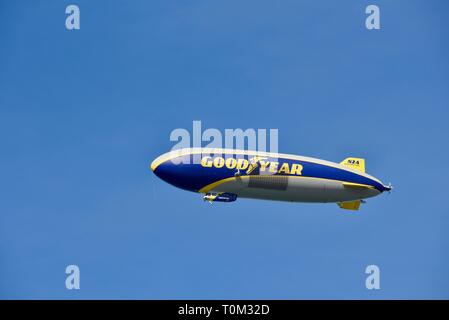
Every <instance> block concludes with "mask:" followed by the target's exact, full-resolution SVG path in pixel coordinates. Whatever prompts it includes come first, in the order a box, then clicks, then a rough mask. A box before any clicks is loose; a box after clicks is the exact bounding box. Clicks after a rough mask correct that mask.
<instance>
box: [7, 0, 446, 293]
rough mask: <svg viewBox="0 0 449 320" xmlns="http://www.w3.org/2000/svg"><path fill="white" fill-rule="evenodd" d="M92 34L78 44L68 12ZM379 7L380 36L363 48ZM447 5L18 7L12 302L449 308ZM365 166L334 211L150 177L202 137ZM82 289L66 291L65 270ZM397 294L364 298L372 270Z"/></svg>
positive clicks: (10, 136) (10, 120)
mask: <svg viewBox="0 0 449 320" xmlns="http://www.w3.org/2000/svg"><path fill="white" fill-rule="evenodd" d="M71 3H75V4H77V5H79V7H80V10H81V29H80V30H77V31H68V30H66V29H65V17H66V15H65V7H66V6H67V5H69V4H71ZM369 4H377V5H378V6H379V7H380V10H381V30H375V31H368V30H367V29H366V28H365V18H366V14H365V13H364V12H365V7H366V6H367V5H369ZM448 11H449V3H448V2H447V1H437V0H434V1H369V2H368V1H355V0H354V1H343V2H337V1H278V2H273V1H206V0H197V1H81V0H77V1H73V2H68V1H39V2H38V1H14V2H12V1H9V2H2V3H1V4H0V33H1V39H2V40H1V50H0V150H1V152H0V155H1V157H0V194H1V196H0V199H1V201H0V298H38V299H42V298H49V299H80V298H88V299H91V298H112V299H117V298H137V299H153V298H158V299H161V298H167V299H168V298H173V299H183V298H186V299H199V298H201V299H208V298H209V299H215V298H234V299H239V298H242V299H247V298H255V299H258V298H264V299H283V298H285V299H301V298H326V299H334V298H339V299H346V298H357V299H377V298H395V299H397V298H425V299H427V298H446V299H447V298H449V273H448V270H449V257H448V252H449V235H448V230H449V229H448V227H449V203H448V201H447V189H446V188H447V180H448V179H449V172H448V169H447V159H448V156H449V155H448V148H447V146H448V140H447V139H448V136H449V125H448V120H449V109H448V101H449V90H448V89H449V60H448V56H449V43H448V39H449V28H448V21H447V17H446V16H447V12H448ZM193 120H201V121H202V124H203V128H217V129H220V130H224V129H225V128H243V129H246V128H267V129H269V128H277V129H279V151H280V152H283V153H293V154H299V155H305V156H312V157H317V158H323V159H326V160H331V161H335V162H339V161H341V160H342V159H344V158H346V157H347V156H360V157H364V158H366V161H367V162H366V163H367V171H368V172H369V173H370V174H372V175H374V176H376V177H378V178H379V179H381V180H382V181H384V182H385V183H388V182H390V181H391V182H392V183H393V185H394V186H395V189H394V191H393V192H392V193H391V194H384V195H381V196H379V197H377V198H373V199H369V200H368V203H367V204H366V205H364V206H363V208H362V209H361V211H359V213H357V214H348V213H347V212H346V211H342V210H340V209H339V208H338V207H337V205H335V204H326V205H316V204H292V203H282V202H269V201H256V200H246V199H239V200H238V201H236V202H235V203H230V204H216V205H215V204H214V205H209V204H208V203H204V202H203V201H202V199H201V196H200V195H198V194H194V193H189V192H185V191H182V190H179V189H176V188H174V187H172V186H170V185H168V184H166V183H164V182H163V181H161V180H158V179H157V177H156V176H154V174H153V173H152V172H151V171H150V170H149V169H148V165H149V163H150V162H151V161H152V160H153V159H154V158H155V157H157V156H158V155H160V154H161V153H164V152H166V151H168V150H169V149H171V147H172V146H173V142H170V140H169V135H170V132H171V131H172V130H173V129H175V128H186V129H190V128H191V127H192V121H193ZM69 264H76V265H78V266H79V267H80V269H81V289H80V290H71V291H69V290H67V289H66V288H65V278H66V274H65V268H66V266H67V265H69ZM370 264H376V265H378V266H379V267H380V270H381V289H380V290H377V291H368V290H367V289H366V288H365V285H364V283H365V277H366V275H365V273H364V270H365V267H366V266H367V265H370Z"/></svg>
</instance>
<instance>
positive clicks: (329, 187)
mask: <svg viewBox="0 0 449 320" xmlns="http://www.w3.org/2000/svg"><path fill="white" fill-rule="evenodd" d="M151 170H153V172H154V173H155V174H156V175H157V176H158V177H159V178H161V179H162V180H164V181H166V182H168V183H170V184H172V185H174V186H175V187H178V188H181V189H185V190H189V191H193V192H199V193H202V194H204V196H203V199H204V200H206V201H210V202H232V201H235V200H237V198H253V199H266V200H279V201H291V202H315V203H328V202H335V203H338V205H339V206H340V207H341V208H343V209H348V210H358V209H359V207H360V204H361V203H362V202H363V199H366V198H371V197H374V196H377V195H379V194H381V193H383V192H385V191H390V190H391V188H392V187H391V185H384V184H383V183H382V182H381V181H380V180H378V179H377V178H375V177H373V176H371V175H369V174H367V173H366V172H365V160H364V159H362V158H353V157H349V158H346V159H344V160H343V161H342V162H340V163H334V162H330V161H325V160H320V159H315V158H309V157H303V156H296V155H290V154H280V153H271V152H259V151H250V150H235V149H211V148H187V149H179V150H174V151H171V152H168V153H165V154H163V155H161V156H159V157H158V158H156V159H155V160H154V161H153V162H152V163H151Z"/></svg>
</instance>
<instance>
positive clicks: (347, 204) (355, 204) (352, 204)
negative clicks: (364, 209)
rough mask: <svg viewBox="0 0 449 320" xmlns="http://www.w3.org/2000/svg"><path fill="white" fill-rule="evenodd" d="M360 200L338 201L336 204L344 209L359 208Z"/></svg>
mask: <svg viewBox="0 0 449 320" xmlns="http://www.w3.org/2000/svg"><path fill="white" fill-rule="evenodd" d="M360 203H361V201H360V200H356V201H347V202H339V203H338V206H339V207H340V208H342V209H346V210H359V207H360Z"/></svg>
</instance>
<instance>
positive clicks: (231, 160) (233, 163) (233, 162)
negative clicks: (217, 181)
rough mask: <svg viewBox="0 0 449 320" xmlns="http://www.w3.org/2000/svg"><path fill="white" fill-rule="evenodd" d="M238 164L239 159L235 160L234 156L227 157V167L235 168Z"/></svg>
mask: <svg viewBox="0 0 449 320" xmlns="http://www.w3.org/2000/svg"><path fill="white" fill-rule="evenodd" d="M236 166H237V160H235V159H234V158H228V159H226V168H228V169H234V168H235V167H236Z"/></svg>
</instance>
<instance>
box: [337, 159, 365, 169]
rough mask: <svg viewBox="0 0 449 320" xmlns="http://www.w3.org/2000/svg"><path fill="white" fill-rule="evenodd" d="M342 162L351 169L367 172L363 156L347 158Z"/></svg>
mask: <svg viewBox="0 0 449 320" xmlns="http://www.w3.org/2000/svg"><path fill="white" fill-rule="evenodd" d="M340 164H341V165H344V166H345V167H348V168H351V169H355V170H358V171H361V172H365V159H362V158H346V159H345V160H343V161H342V162H340Z"/></svg>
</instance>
